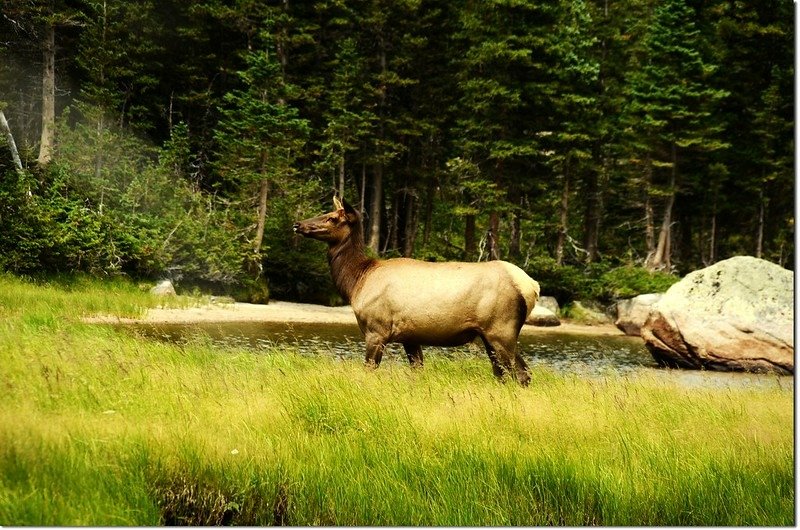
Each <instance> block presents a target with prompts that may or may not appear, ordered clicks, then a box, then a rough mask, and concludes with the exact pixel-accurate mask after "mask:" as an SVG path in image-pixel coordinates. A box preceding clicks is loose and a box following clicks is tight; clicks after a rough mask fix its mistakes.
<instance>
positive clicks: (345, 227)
mask: <svg viewBox="0 0 800 530" xmlns="http://www.w3.org/2000/svg"><path fill="white" fill-rule="evenodd" d="M292 228H293V230H294V232H295V233H297V234H300V235H302V236H304V237H310V238H311V239H318V240H320V241H325V242H327V243H330V244H331V245H335V244H336V243H339V242H342V241H344V240H345V239H347V238H348V237H350V235H351V234H352V233H353V232H354V231H356V230H357V228H360V225H359V218H358V212H356V211H355V209H354V208H353V207H352V206H350V205H349V204H347V202H346V201H345V200H344V199H342V200H340V199H339V198H338V197H337V196H335V195H334V196H333V211H332V212H329V213H324V214H322V215H320V216H317V217H312V218H311V219H305V220H303V221H298V222H296V223H295V224H294V226H293V227H292ZM359 235H360V234H359Z"/></svg>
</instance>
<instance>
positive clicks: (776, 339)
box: [641, 256, 794, 374]
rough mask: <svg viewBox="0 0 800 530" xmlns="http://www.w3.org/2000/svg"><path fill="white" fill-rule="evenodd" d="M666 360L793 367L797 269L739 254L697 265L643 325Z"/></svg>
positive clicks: (787, 370) (713, 366) (744, 367)
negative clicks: (703, 267) (704, 264)
mask: <svg viewBox="0 0 800 530" xmlns="http://www.w3.org/2000/svg"><path fill="white" fill-rule="evenodd" d="M641 335H642V338H643V339H644V341H645V344H646V346H647V349H648V350H650V353H651V354H652V355H653V357H654V358H655V359H656V361H658V362H659V363H660V364H662V365H666V366H673V367H683V368H697V369H709V370H724V371H731V370H735V371H752V372H774V373H780V374H793V373H794V273H793V272H792V271H789V270H786V269H784V268H782V267H780V266H778V265H775V264H773V263H770V262H768V261H764V260H761V259H757V258H753V257H749V256H739V257H735V258H730V259H727V260H725V261H721V262H719V263H716V264H715V265H712V266H710V267H707V268H705V269H700V270H697V271H694V272H692V273H691V274H689V275H687V276H686V277H685V278H683V279H682V280H681V281H680V282H678V283H676V284H674V285H673V286H672V287H670V288H669V290H668V291H667V292H666V293H665V294H664V295H663V296H662V297H661V299H660V300H659V301H658V302H656V303H655V304H653V306H652V308H651V311H650V315H649V316H648V318H647V321H646V322H645V324H644V325H643V326H642V328H641Z"/></svg>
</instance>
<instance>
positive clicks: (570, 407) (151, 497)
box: [0, 276, 795, 526]
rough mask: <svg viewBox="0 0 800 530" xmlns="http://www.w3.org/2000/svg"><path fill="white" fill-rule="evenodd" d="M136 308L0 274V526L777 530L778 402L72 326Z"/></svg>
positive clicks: (111, 286) (746, 393)
mask: <svg viewBox="0 0 800 530" xmlns="http://www.w3.org/2000/svg"><path fill="white" fill-rule="evenodd" d="M156 303H158V301H156V300H154V299H152V298H151V297H150V296H149V295H148V294H147V293H146V292H143V291H142V290H140V289H138V288H137V287H136V286H135V285H133V284H129V283H125V282H111V281H106V282H95V281H91V280H77V281H67V282H54V283H50V284H41V283H39V284H36V283H32V282H23V281H21V280H18V279H14V278H11V277H2V276H0V525H6V526H7V525H38V526H52V525H92V526H112V525H161V524H167V525H181V524H191V525H217V524H235V525H272V524H290V525H446V526H447V525H466V526H474V525H493V526H497V525H526V526H530V525H616V526H624V525H708V526H713V525H762V526H763V525H793V524H794V502H795V497H794V491H795V489H794V480H795V477H794V463H793V441H794V440H793V436H794V435H793V394H792V390H780V389H779V388H778V387H777V385H776V387H775V388H774V389H763V388H761V389H702V388H692V387H685V386H678V385H676V384H674V383H668V382H664V381H660V380H658V378H657V376H652V377H648V376H642V377H623V376H607V377H604V378H591V379H590V378H581V377H578V376H572V375H562V374H557V373H555V372H551V371H548V370H545V369H535V370H534V371H533V372H532V381H531V385H530V387H529V388H525V389H523V388H520V387H518V386H517V385H515V384H500V383H498V382H496V381H495V380H494V378H493V377H492V375H491V370H490V367H489V363H488V361H487V360H485V359H482V358H475V359H471V358H467V359H446V358H442V357H441V356H440V357H438V358H437V357H436V356H434V355H430V356H428V357H427V358H426V363H427V364H426V367H425V369H424V370H421V371H415V370H411V369H410V368H409V367H408V366H407V365H406V364H405V363H404V362H402V361H401V359H400V358H399V357H400V356H395V357H392V358H389V359H387V360H386V361H385V362H384V364H383V365H382V366H381V368H380V369H379V370H378V371H376V372H369V371H366V370H365V369H364V368H363V367H362V366H361V365H360V364H359V363H357V362H352V361H338V360H335V359H334V358H332V357H331V356H327V355H321V356H320V357H319V358H311V357H308V356H302V355H300V354H299V353H297V352H293V351H291V350H289V349H279V348H276V349H274V350H269V351H258V352H256V351H252V350H246V349H241V348H237V347H220V346H218V345H213V344H211V343H210V341H209V340H206V339H203V337H202V336H199V337H198V338H197V339H195V340H193V341H190V342H188V343H185V344H167V343H162V342H156V341H151V340H145V339H142V338H137V337H135V336H133V335H132V334H129V333H125V332H120V331H116V330H114V329H113V328H111V327H109V326H102V325H91V324H85V323H82V322H81V321H80V317H81V316H83V315H90V314H98V313H104V314H115V315H124V316H136V315H138V314H141V313H142V311H143V310H144V308H146V307H148V306H152V305H155V304H156ZM170 303H173V304H189V303H191V301H190V300H187V299H182V298H179V299H176V300H174V301H172V302H170Z"/></svg>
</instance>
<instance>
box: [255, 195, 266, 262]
mask: <svg viewBox="0 0 800 530" xmlns="http://www.w3.org/2000/svg"><path fill="white" fill-rule="evenodd" d="M268 196H269V180H267V179H262V180H261V185H260V186H259V190H258V222H257V224H256V240H255V245H254V247H255V251H256V254H258V253H259V252H261V245H262V243H263V241H264V225H265V224H266V221H267V197H268Z"/></svg>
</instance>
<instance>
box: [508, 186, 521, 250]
mask: <svg viewBox="0 0 800 530" xmlns="http://www.w3.org/2000/svg"><path fill="white" fill-rule="evenodd" d="M511 202H512V203H513V204H514V206H515V207H514V212H513V213H512V214H511V215H512V216H511V239H510V240H509V242H508V254H509V256H511V257H514V258H519V257H520V247H521V244H520V240H521V239H522V215H521V213H520V212H521V210H522V204H521V203H522V199H521V195H520V193H519V189H518V188H517V187H516V186H513V189H512V192H511Z"/></svg>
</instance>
